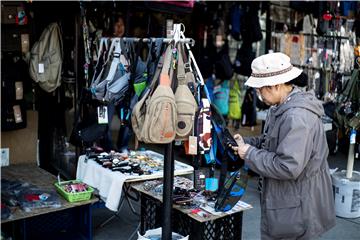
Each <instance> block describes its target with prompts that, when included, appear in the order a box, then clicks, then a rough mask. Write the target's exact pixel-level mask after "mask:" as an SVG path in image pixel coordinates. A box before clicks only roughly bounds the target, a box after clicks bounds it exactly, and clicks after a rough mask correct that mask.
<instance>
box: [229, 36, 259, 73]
mask: <svg viewBox="0 0 360 240" xmlns="http://www.w3.org/2000/svg"><path fill="white" fill-rule="evenodd" d="M254 59H255V52H254V51H253V48H252V44H251V43H247V42H243V43H242V45H241V47H240V49H238V50H237V52H236V57H235V61H234V65H233V67H234V72H236V73H238V74H241V75H244V76H248V77H250V75H251V63H252V61H253V60H254Z"/></svg>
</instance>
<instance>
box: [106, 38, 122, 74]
mask: <svg viewBox="0 0 360 240" xmlns="http://www.w3.org/2000/svg"><path fill="white" fill-rule="evenodd" d="M113 42H115V43H114V47H115V49H114V52H113V53H111V52H109V54H112V55H113V60H112V62H111V66H110V70H109V73H108V75H107V77H106V79H105V80H106V81H111V80H112V79H113V78H114V76H115V73H116V70H117V68H118V65H119V63H120V55H121V46H120V40H119V39H115V40H114V41H113Z"/></svg>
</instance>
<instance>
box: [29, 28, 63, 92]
mask: <svg viewBox="0 0 360 240" xmlns="http://www.w3.org/2000/svg"><path fill="white" fill-rule="evenodd" d="M62 61H63V43H62V36H61V31H60V27H59V25H58V24H57V23H51V24H50V25H49V26H47V27H46V28H45V30H44V31H43V32H42V34H41V36H40V39H39V41H37V42H36V43H35V44H34V46H33V47H32V49H31V53H30V64H29V65H30V66H29V73H30V77H31V78H32V79H33V80H34V81H35V82H37V83H39V85H40V87H41V88H42V89H43V90H45V91H46V92H53V91H54V90H55V89H56V88H57V87H59V86H60V85H61V70H62Z"/></svg>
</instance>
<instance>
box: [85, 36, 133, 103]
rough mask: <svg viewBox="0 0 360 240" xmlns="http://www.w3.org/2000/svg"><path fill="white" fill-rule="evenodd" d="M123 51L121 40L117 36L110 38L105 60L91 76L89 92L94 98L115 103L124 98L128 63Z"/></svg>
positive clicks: (127, 84) (127, 83)
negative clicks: (99, 68)
mask: <svg viewBox="0 0 360 240" xmlns="http://www.w3.org/2000/svg"><path fill="white" fill-rule="evenodd" d="M105 53H106V52H104V54H105ZM125 53H126V50H125V45H124V43H123V41H122V40H121V39H119V38H114V39H112V43H111V46H110V48H109V50H108V53H107V54H108V56H107V60H106V62H105V64H104V65H103V68H102V70H101V71H100V73H99V75H98V76H97V78H96V79H95V78H93V81H92V83H91V92H92V94H93V97H94V98H95V99H97V100H99V101H102V102H110V103H113V104H115V105H118V104H119V103H120V102H121V101H122V100H123V99H124V97H125V93H126V92H127V91H128V89H129V79H130V71H129V70H130V69H129V65H130V63H129V61H128V59H127V57H126V56H125Z"/></svg>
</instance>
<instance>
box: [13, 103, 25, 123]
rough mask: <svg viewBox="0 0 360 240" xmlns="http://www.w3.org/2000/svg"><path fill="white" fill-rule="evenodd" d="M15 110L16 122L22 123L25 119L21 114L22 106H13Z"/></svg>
mask: <svg viewBox="0 0 360 240" xmlns="http://www.w3.org/2000/svg"><path fill="white" fill-rule="evenodd" d="M13 110H14V118H15V122H16V123H21V122H22V121H23V119H22V116H21V110H20V106H19V105H15V106H13Z"/></svg>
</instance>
